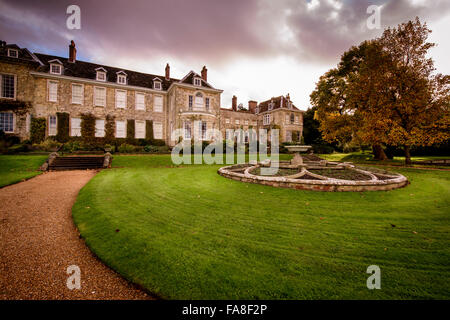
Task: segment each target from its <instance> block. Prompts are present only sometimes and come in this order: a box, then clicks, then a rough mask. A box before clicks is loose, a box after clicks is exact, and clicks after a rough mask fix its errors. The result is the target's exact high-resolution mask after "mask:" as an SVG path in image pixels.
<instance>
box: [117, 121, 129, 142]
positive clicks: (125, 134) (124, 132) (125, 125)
mask: <svg viewBox="0 0 450 320" xmlns="http://www.w3.org/2000/svg"><path fill="white" fill-rule="evenodd" d="M119 123H121V124H122V123H123V135H118V131H119V130H117V129H118V124H119ZM115 136H116V138H126V137H127V122H126V121H125V120H116V134H115Z"/></svg>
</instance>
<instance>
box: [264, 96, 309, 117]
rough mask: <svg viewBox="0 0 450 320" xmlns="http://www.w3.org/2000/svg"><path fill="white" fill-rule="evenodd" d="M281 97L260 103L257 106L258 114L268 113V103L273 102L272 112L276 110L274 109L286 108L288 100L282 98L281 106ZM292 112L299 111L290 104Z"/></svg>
mask: <svg viewBox="0 0 450 320" xmlns="http://www.w3.org/2000/svg"><path fill="white" fill-rule="evenodd" d="M281 97H283V96H279V97H274V98H271V99H269V100H266V101H263V102H260V103H259V105H258V107H259V113H261V112H265V111H269V103H270V102H273V108H272V110H276V109H280V108H288V105H287V101H288V100H287V99H286V97H283V105H281ZM292 110H296V111H300V110H299V109H298V108H297V107H296V106H295V105H294V104H292Z"/></svg>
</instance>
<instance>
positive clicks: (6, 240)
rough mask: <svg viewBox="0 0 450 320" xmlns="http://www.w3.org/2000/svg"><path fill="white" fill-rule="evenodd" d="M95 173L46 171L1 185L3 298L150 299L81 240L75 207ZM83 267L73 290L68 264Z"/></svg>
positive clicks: (0, 284)
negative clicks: (99, 258) (75, 218)
mask: <svg viewBox="0 0 450 320" xmlns="http://www.w3.org/2000/svg"><path fill="white" fill-rule="evenodd" d="M95 173H96V172H95V171H89V170H88V171H62V172H48V173H44V174H42V175H40V176H37V177H35V178H33V179H31V180H28V181H26V182H21V183H18V184H15V185H12V186H9V187H5V188H2V189H0V299H150V298H151V297H150V296H148V295H147V294H146V293H144V292H143V291H140V290H139V289H137V288H135V287H134V286H133V285H132V284H130V283H128V282H127V281H126V280H125V279H123V278H122V277H120V276H119V275H118V274H117V273H115V272H114V271H112V270H111V269H109V268H108V267H106V266H105V265H104V264H103V263H101V262H100V261H99V260H98V259H97V258H96V257H95V256H94V255H93V254H92V253H91V252H90V250H89V249H88V248H87V246H86V245H85V244H84V241H83V240H81V239H80V238H79V235H78V231H77V229H76V228H75V225H74V224H73V221H72V213H71V208H72V205H73V203H74V202H75V199H76V196H77V194H78V192H79V190H80V189H81V188H82V187H83V186H84V185H85V184H86V183H87V182H88V181H89V180H90V179H91V178H92V177H93V176H94V175H95ZM70 265H77V266H78V267H79V268H80V270H81V289H73V290H69V289H68V288H67V285H66V282H67V279H68V277H69V275H68V274H67V273H66V271H67V267H68V266H70Z"/></svg>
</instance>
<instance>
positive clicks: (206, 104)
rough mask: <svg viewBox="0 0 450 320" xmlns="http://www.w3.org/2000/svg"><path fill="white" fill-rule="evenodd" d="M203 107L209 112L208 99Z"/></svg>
mask: <svg viewBox="0 0 450 320" xmlns="http://www.w3.org/2000/svg"><path fill="white" fill-rule="evenodd" d="M205 107H206V110H209V98H206V99H205Z"/></svg>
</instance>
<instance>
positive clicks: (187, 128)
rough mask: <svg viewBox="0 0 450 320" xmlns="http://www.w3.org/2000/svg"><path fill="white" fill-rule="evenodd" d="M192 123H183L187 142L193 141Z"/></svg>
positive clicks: (187, 121)
mask: <svg viewBox="0 0 450 320" xmlns="http://www.w3.org/2000/svg"><path fill="white" fill-rule="evenodd" d="M191 130H192V129H191V121H189V120H185V121H184V122H183V136H184V139H185V140H191V139H192V132H191Z"/></svg>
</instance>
